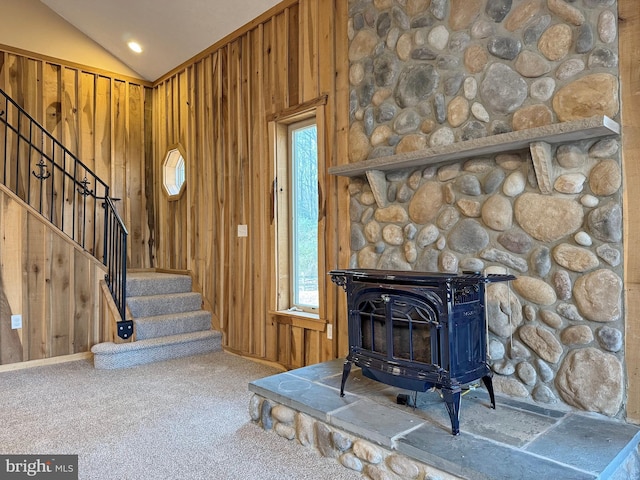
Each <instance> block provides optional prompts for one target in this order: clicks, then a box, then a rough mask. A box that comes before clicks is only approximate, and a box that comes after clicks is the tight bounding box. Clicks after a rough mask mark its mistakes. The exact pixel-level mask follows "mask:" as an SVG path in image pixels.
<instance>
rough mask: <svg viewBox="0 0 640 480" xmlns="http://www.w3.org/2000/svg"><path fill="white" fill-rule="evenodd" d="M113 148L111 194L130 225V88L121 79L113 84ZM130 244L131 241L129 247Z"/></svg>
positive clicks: (128, 253) (124, 219) (126, 223)
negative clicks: (128, 119)
mask: <svg viewBox="0 0 640 480" xmlns="http://www.w3.org/2000/svg"><path fill="white" fill-rule="evenodd" d="M111 88H112V94H111V98H112V107H111V114H112V120H111V121H112V125H113V126H112V130H111V135H112V148H113V150H112V151H113V155H112V158H111V196H112V197H113V198H119V199H120V200H119V201H117V202H116V208H117V210H118V213H119V214H120V216H121V217H122V220H123V221H124V222H125V225H130V223H131V222H130V218H131V215H130V212H131V210H130V208H129V202H128V201H127V190H128V188H129V185H128V182H127V143H128V132H127V110H128V108H127V106H128V88H127V82H124V81H121V80H115V81H113V83H112V85H111ZM129 246H130V241H129V242H128V244H127V247H129ZM127 257H128V258H127V261H128V262H130V260H131V249H130V248H128V251H127Z"/></svg>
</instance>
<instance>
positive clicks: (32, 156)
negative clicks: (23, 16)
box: [18, 57, 42, 202]
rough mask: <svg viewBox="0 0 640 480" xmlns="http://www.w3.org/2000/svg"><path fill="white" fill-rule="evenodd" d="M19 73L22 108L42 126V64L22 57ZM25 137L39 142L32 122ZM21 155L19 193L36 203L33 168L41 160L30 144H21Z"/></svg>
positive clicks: (24, 129) (24, 131)
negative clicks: (22, 159)
mask: <svg viewBox="0 0 640 480" xmlns="http://www.w3.org/2000/svg"><path fill="white" fill-rule="evenodd" d="M18 64H19V71H18V79H19V80H18V82H19V85H18V90H19V91H20V102H19V104H20V106H22V108H24V109H25V111H26V112H27V113H28V114H29V116H31V118H33V119H34V120H35V121H36V122H38V123H40V124H42V91H41V89H42V82H41V78H42V67H41V64H42V62H39V61H36V60H32V59H28V58H24V57H20V58H19V62H18ZM22 127H23V135H24V137H25V139H27V140H30V141H32V142H33V141H38V140H39V137H40V136H39V135H38V133H37V128H35V125H31V122H24V124H23V125H22ZM21 145H22V149H21V155H24V157H23V158H24V161H21V162H20V166H19V170H20V175H19V184H20V186H19V190H18V191H19V192H20V196H21V198H24V199H26V200H27V201H28V202H32V201H33V202H35V201H36V200H37V199H36V198H35V195H39V188H38V189H37V190H36V188H35V187H39V184H40V181H39V180H37V179H36V178H35V177H34V176H33V175H31V170H32V167H33V166H34V165H35V164H36V163H37V162H38V161H39V160H40V159H39V157H38V156H37V155H36V153H37V152H34V151H32V150H31V148H30V147H29V144H28V143H27V142H26V141H25V142H21Z"/></svg>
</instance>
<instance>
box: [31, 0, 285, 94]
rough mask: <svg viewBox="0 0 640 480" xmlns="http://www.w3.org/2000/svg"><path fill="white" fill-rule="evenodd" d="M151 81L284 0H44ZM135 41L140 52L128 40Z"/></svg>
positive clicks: (43, 1) (43, 0)
mask: <svg viewBox="0 0 640 480" xmlns="http://www.w3.org/2000/svg"><path fill="white" fill-rule="evenodd" d="M40 1H41V2H42V3H43V4H45V5H47V6H48V7H49V8H50V9H52V10H53V11H55V12H56V13H57V14H58V15H60V16H61V17H63V18H64V19H65V20H67V21H68V22H69V23H71V24H72V25H74V26H75V27H76V28H77V29H78V30H80V31H81V32H83V33H84V34H85V35H87V36H88V37H90V38H91V39H93V40H94V41H95V42H97V43H98V44H100V45H102V47H104V48H105V49H106V50H107V51H109V52H110V53H111V54H112V55H113V56H115V57H116V58H118V59H119V60H120V61H122V62H123V63H125V64H126V65H128V66H129V67H130V68H131V69H133V70H134V71H136V72H138V73H139V74H140V75H141V76H142V77H143V78H145V79H147V80H151V81H153V80H156V79H158V78H159V77H161V76H162V75H163V74H165V73H167V72H169V71H170V70H172V69H173V68H175V67H177V66H178V65H180V64H182V63H184V62H185V61H187V60H189V59H190V58H192V57H193V56H195V55H197V54H198V53H200V52H202V51H203V50H205V49H206V48H208V47H209V46H211V45H213V44H214V43H216V42H217V41H218V40H220V39H222V38H224V37H225V36H227V35H228V34H230V33H232V32H233V31H235V30H236V29H238V28H240V27H242V26H243V25H245V24H247V23H249V22H250V21H251V20H253V19H254V18H256V17H258V16H259V15H260V14H262V13H263V12H265V11H267V10H269V9H270V8H271V7H273V6H274V5H276V4H278V3H280V0H178V1H176V0H40ZM130 40H134V41H136V42H138V43H139V44H140V45H141V46H142V49H143V51H142V53H134V52H133V51H131V50H130V49H129V48H128V47H127V42H129V41H130Z"/></svg>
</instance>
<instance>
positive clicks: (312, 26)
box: [299, 0, 320, 102]
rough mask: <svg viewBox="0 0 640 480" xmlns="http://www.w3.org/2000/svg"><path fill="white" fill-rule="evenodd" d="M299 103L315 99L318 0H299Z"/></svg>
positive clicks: (317, 93)
mask: <svg viewBox="0 0 640 480" xmlns="http://www.w3.org/2000/svg"><path fill="white" fill-rule="evenodd" d="M299 5H300V70H299V72H300V101H301V102H307V101H309V100H313V99H314V98H317V97H318V95H319V93H320V92H319V91H318V54H319V52H318V50H319V49H318V16H319V8H318V0H300V2H299Z"/></svg>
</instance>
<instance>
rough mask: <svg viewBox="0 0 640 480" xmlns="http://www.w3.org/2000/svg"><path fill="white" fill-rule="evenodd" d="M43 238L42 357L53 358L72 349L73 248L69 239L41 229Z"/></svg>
mask: <svg viewBox="0 0 640 480" xmlns="http://www.w3.org/2000/svg"><path fill="white" fill-rule="evenodd" d="M44 234H45V235H46V238H47V240H48V241H47V242H46V247H47V250H48V251H47V258H46V260H45V264H44V265H45V267H46V269H45V270H44V272H46V273H45V274H46V277H47V280H46V281H45V284H46V289H45V304H46V306H47V309H48V310H49V312H48V315H47V316H46V318H48V319H49V325H48V326H47V330H48V332H47V333H45V335H44V337H45V338H44V340H45V342H46V341H47V337H49V338H50V344H49V346H48V350H49V351H48V353H47V355H46V356H45V357H47V358H48V357H57V356H59V355H65V354H68V353H70V352H73V333H74V332H73V321H72V319H73V306H74V300H73V294H74V289H73V284H74V279H73V278H72V276H73V272H74V268H75V265H74V260H75V258H74V257H73V249H72V247H71V245H70V243H69V242H67V241H66V240H64V239H63V238H62V237H60V236H58V235H52V234H51V233H50V232H48V231H46V230H45V232H44Z"/></svg>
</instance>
